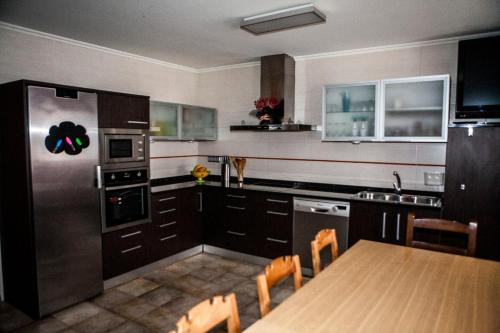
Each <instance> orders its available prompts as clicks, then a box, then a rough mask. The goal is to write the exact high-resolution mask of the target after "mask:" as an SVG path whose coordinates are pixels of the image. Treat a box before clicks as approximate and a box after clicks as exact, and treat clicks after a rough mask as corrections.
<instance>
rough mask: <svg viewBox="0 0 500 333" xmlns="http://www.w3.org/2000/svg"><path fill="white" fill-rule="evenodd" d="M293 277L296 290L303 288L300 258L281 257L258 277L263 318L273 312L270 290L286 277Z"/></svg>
mask: <svg viewBox="0 0 500 333" xmlns="http://www.w3.org/2000/svg"><path fill="white" fill-rule="evenodd" d="M290 275H293V281H294V287H295V290H297V289H299V288H300V287H301V286H302V271H301V268H300V259H299V256H297V255H295V256H293V257H292V256H286V257H279V258H276V259H274V260H273V261H271V263H270V264H269V265H267V266H266V268H265V271H264V273H263V274H260V275H259V276H257V292H258V294H259V307H260V314H261V316H262V317H264V316H265V315H267V314H268V313H269V312H270V311H271V296H270V295H269V288H272V287H273V286H275V285H276V284H278V283H279V282H280V281H282V280H283V279H285V278H286V277H288V276H290Z"/></svg>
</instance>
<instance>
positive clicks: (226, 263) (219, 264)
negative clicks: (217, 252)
mask: <svg viewBox="0 0 500 333" xmlns="http://www.w3.org/2000/svg"><path fill="white" fill-rule="evenodd" d="M237 265H238V262H237V261H233V260H230V259H224V258H222V257H217V258H216V259H215V260H213V261H210V262H207V263H205V264H204V265H203V266H204V267H206V268H209V269H215V268H222V269H225V270H230V269H232V268H235V267H236V266H237Z"/></svg>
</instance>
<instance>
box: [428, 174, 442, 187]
mask: <svg viewBox="0 0 500 333" xmlns="http://www.w3.org/2000/svg"><path fill="white" fill-rule="evenodd" d="M424 184H425V185H431V186H442V185H443V184H444V173H442V172H424Z"/></svg>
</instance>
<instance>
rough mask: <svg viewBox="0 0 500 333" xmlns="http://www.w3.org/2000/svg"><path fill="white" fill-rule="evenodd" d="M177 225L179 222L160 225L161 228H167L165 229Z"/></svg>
mask: <svg viewBox="0 0 500 333" xmlns="http://www.w3.org/2000/svg"><path fill="white" fill-rule="evenodd" d="M176 223H177V221H173V222H169V223H165V224H160V228H165V227H168V226H169V225H174V224H176Z"/></svg>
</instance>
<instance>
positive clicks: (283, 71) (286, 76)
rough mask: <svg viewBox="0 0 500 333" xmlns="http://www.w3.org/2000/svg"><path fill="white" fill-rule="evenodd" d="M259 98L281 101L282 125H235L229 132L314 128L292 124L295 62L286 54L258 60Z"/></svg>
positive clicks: (294, 130) (312, 128) (295, 130)
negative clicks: (273, 98) (282, 108)
mask: <svg viewBox="0 0 500 333" xmlns="http://www.w3.org/2000/svg"><path fill="white" fill-rule="evenodd" d="M260 96H262V97H275V98H276V99H278V100H283V107H284V116H283V124H270V125H235V126H231V127H230V129H231V131H273V132H299V131H312V130H315V126H312V125H305V124H296V123H294V120H295V118H294V112H295V60H294V59H293V57H291V56H289V55H287V54H276V55H270V56H265V57H262V58H261V60H260Z"/></svg>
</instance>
